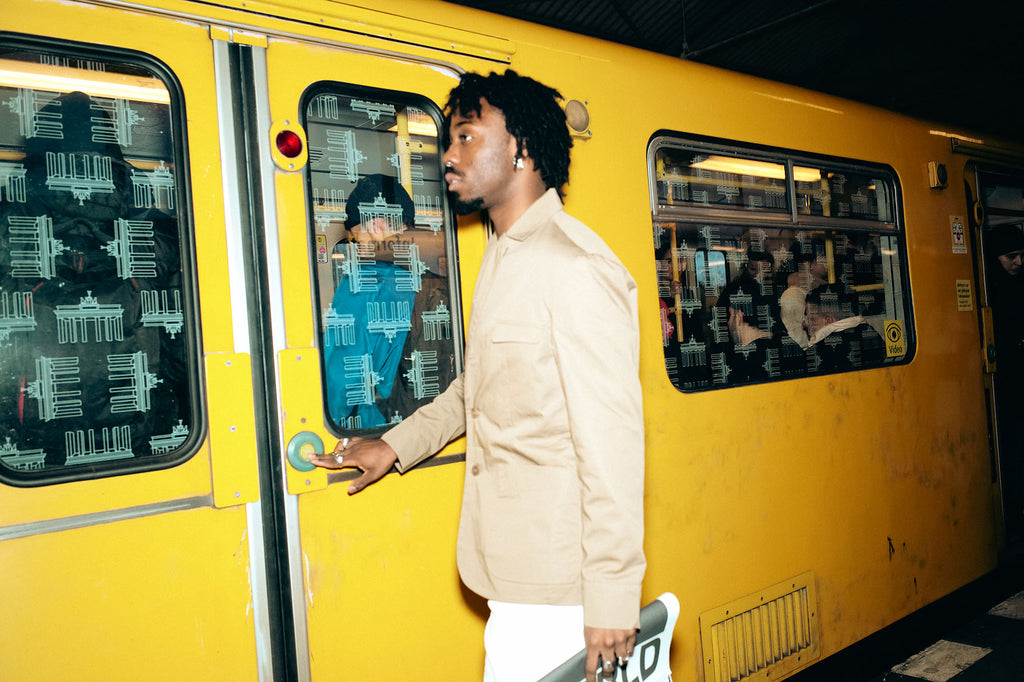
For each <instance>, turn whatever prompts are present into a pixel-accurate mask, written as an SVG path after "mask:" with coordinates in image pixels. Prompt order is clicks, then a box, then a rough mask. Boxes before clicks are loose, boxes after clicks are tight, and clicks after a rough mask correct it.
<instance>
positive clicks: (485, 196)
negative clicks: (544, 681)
mask: <svg viewBox="0 0 1024 682" xmlns="http://www.w3.org/2000/svg"><path fill="white" fill-rule="evenodd" d="M559 98H560V95H559V94H558V92H557V91H555V90H553V89H551V88H548V87H546V86H544V85H542V84H540V83H538V82H536V81H534V80H532V79H529V78H525V77H521V76H519V75H518V74H516V73H515V72H513V71H506V72H505V74H503V75H499V74H495V73H492V74H490V75H489V76H487V77H484V76H481V75H478V74H466V75H465V76H463V78H462V80H461V82H460V84H459V85H458V86H457V87H456V88H455V89H454V90H452V92H451V95H450V97H449V100H448V105H447V107H446V109H447V117H448V130H449V133H450V143H449V147H448V150H447V151H446V152H445V155H444V160H445V166H446V168H447V172H446V173H445V180H446V181H447V182H448V187H449V191H450V192H451V194H452V195H453V198H454V200H455V203H456V206H457V209H458V210H459V211H460V212H461V213H469V212H472V211H476V210H485V211H487V215H488V218H489V221H490V224H491V227H492V229H493V233H492V234H491V236H490V237H489V240H488V245H487V249H486V251H485V253H484V257H483V262H482V264H481V268H480V275H479V278H478V280H477V284H476V289H475V291H474V295H473V307H472V316H471V319H470V322H469V330H468V333H467V343H466V363H465V365H466V367H465V371H464V373H463V374H462V375H461V376H459V377H458V378H457V379H456V380H455V381H454V382H453V383H452V385H451V386H450V387H449V388H448V390H447V391H445V392H444V393H443V394H441V395H440V396H439V397H438V398H436V399H435V400H434V401H433V402H432V403H431V404H429V405H427V406H425V407H422V408H420V409H419V410H417V411H416V412H415V413H414V414H413V415H411V416H410V417H409V418H408V419H406V420H405V421H403V422H402V423H400V424H399V425H398V426H396V427H394V428H393V429H391V430H390V431H388V432H387V433H386V434H385V435H384V436H383V438H382V439H381V440H364V439H358V438H356V439H352V440H351V441H342V442H341V443H339V445H338V447H336V448H335V452H334V454H330V455H321V456H318V457H316V458H314V460H313V461H314V463H316V464H317V465H319V466H324V467H328V468H337V467H355V468H359V469H361V470H362V471H363V472H364V473H363V475H362V476H360V477H359V478H358V479H356V480H355V481H354V482H353V483H352V485H351V487H350V488H349V492H350V493H355V492H358V491H360V490H362V489H363V488H364V487H365V486H367V485H369V484H370V483H372V482H373V481H375V480H377V479H379V478H380V477H381V476H383V475H384V474H385V473H386V472H387V471H388V469H389V468H390V467H391V465H392V464H395V465H396V466H397V467H398V469H399V470H400V471H403V472H404V471H407V470H408V469H409V468H410V467H412V466H414V465H415V464H417V463H418V462H420V461H422V460H423V459H426V458H427V457H429V456H430V455H432V454H433V453H435V452H436V451H437V450H439V449H440V448H441V447H442V446H444V444H445V443H447V442H448V441H450V440H452V439H453V438H456V437H457V436H459V435H461V434H463V433H465V435H466V483H465V490H464V495H463V503H462V516H461V520H460V525H459V540H458V565H459V572H460V575H461V577H462V580H463V582H464V583H465V584H466V585H467V586H468V587H469V588H470V589H472V590H473V591H474V592H476V593H478V594H480V595H482V596H484V597H486V598H487V599H488V600H489V602H488V604H489V606H490V607H491V616H490V618H489V619H488V623H487V628H486V631H485V634H484V647H485V649H486V652H487V659H486V662H485V673H484V679H485V680H487V681H491V680H493V681H494V682H505V681H506V680H536V679H538V678H539V677H542V676H543V675H544V674H546V673H547V672H548V671H550V670H551V669H552V668H554V667H556V666H557V665H559V664H560V663H562V662H563V661H564V660H565V659H566V658H568V657H570V656H571V655H573V654H574V653H575V652H576V651H578V650H579V649H581V648H583V647H584V646H585V647H586V649H587V658H586V673H587V679H588V680H594V681H595V682H596V680H597V678H598V673H599V672H600V674H601V675H603V676H604V677H605V678H611V676H612V675H613V674H614V673H615V671H616V666H618V665H622V664H623V662H624V661H625V660H626V659H627V658H628V657H629V656H630V655H631V654H632V653H633V646H634V644H635V640H636V628H637V626H638V625H639V608H640V583H641V580H642V578H643V573H644V570H645V566H646V564H645V560H644V555H643V548H642V543H643V468H644V461H643V453H644V450H643V447H644V445H643V444H644V434H643V415H642V406H641V394H640V384H639V379H638V348H639V339H638V329H637V300H636V285H635V283H634V282H633V279H632V278H631V277H630V275H629V273H628V272H627V271H626V269H625V268H624V267H623V266H622V264H621V263H620V262H619V261H618V259H617V258H616V257H615V255H614V254H613V253H612V252H611V251H610V250H609V249H608V247H607V246H606V245H605V244H604V243H603V242H602V241H601V240H600V238H599V237H597V235H595V234H594V233H593V232H592V231H591V230H590V229H588V228H587V227H586V226H585V225H583V224H582V223H580V222H579V221H578V220H575V219H574V218H571V217H570V216H568V215H567V214H566V213H565V212H564V210H563V209H562V202H561V199H560V194H559V190H560V189H561V187H562V185H564V184H565V183H566V182H567V180H568V167H569V149H570V147H571V146H572V140H571V138H570V136H569V133H568V130H567V128H566V124H565V115H564V113H563V112H562V110H561V108H560V107H559V106H558V103H557V99H559ZM336 457H337V461H336Z"/></svg>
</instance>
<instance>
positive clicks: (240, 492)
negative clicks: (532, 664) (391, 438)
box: [0, 0, 501, 680]
mask: <svg viewBox="0 0 1024 682" xmlns="http://www.w3.org/2000/svg"><path fill="white" fill-rule="evenodd" d="M175 7H177V5H175ZM337 11H338V12H341V11H342V9H340V8H339V9H337ZM344 11H350V10H344ZM352 11H355V10H352ZM0 14H2V16H3V20H4V21H3V25H4V28H5V30H6V31H8V33H4V34H3V35H2V36H0V51H2V54H0V60H2V62H0V67H2V68H0V74H2V75H0V98H2V100H3V101H4V102H5V103H6V104H7V105H8V106H7V107H0V116H3V117H4V122H3V125H2V126H0V128H2V129H3V130H4V131H5V134H7V135H8V137H9V138H10V139H6V138H5V139H4V140H3V141H2V142H0V209H2V210H3V213H4V215H2V216H0V220H2V226H3V237H4V239H3V244H0V247H2V248H0V251H2V254H3V262H2V265H3V268H2V271H0V274H2V275H3V277H4V278H5V280H4V282H3V289H2V291H0V345H2V349H0V352H2V355H0V359H2V360H3V363H4V366H3V367H2V368H0V369H2V370H3V372H4V374H3V376H2V377H0V379H2V380H3V389H4V391H5V393H4V395H3V400H4V401H5V405H4V408H5V410H4V417H5V419H6V421H5V422H4V424H3V427H4V430H5V433H4V434H2V435H3V436H4V437H5V443H4V445H3V450H2V452H0V465H2V467H3V468H2V470H0V473H2V483H0V584H2V585H3V588H2V589H3V598H2V603H3V620H4V623H5V636H4V638H2V639H0V642H2V643H0V671H2V672H3V677H4V679H78V680H90V679H95V680H106V679H110V678H111V677H115V678H116V677H133V678H139V679H143V678H144V679H168V680H172V679H173V680H179V679H265V680H269V679H300V680H301V679H377V678H380V677H381V675H380V671H381V670H387V671H388V675H389V676H396V677H410V678H412V677H415V676H416V675H417V674H420V673H422V672H423V669H424V666H429V665H431V662H432V661H435V660H443V661H445V662H446V664H448V665H450V666H451V669H449V670H446V671H445V672H444V673H443V674H444V676H446V677H450V678H453V679H462V678H465V677H471V676H475V675H477V674H479V672H478V671H479V669H480V667H481V663H482V660H481V659H482V651H481V649H480V641H481V634H482V627H483V620H482V618H481V617H480V616H481V614H482V612H483V610H484V605H483V604H482V603H481V601H480V600H479V599H477V598H476V597H474V596H473V595H470V594H468V593H465V592H464V590H463V588H462V587H461V584H460V582H459V579H458V576H457V572H456V570H455V565H454V544H455V529H456V526H457V515H458V506H459V501H460V494H461V478H462V473H463V472H462V467H461V466H460V465H458V464H454V465H453V463H457V462H459V461H461V459H462V457H461V455H460V454H459V453H460V452H461V446H460V444H459V443H454V444H452V445H451V446H449V448H447V449H446V450H445V451H444V452H442V453H441V456H439V457H437V458H435V459H434V460H433V462H432V466H428V467H425V468H423V470H421V471H414V472H410V473H409V474H407V475H405V476H403V477H401V480H397V479H398V478H399V477H398V476H388V477H386V478H385V479H384V480H382V481H381V482H379V483H378V484H376V485H375V486H374V488H373V489H372V490H371V491H367V492H364V493H362V494H360V495H359V496H358V497H354V498H349V497H348V496H347V494H346V487H347V481H348V480H350V479H351V478H352V477H353V476H352V475H351V474H349V473H338V474H331V475H330V476H328V475H327V473H326V472H325V471H323V470H319V469H311V468H310V467H309V465H308V462H307V461H306V458H307V457H308V454H309V453H310V452H311V451H313V450H319V449H320V448H321V447H325V448H330V447H331V446H332V445H333V443H334V442H335V440H336V439H338V438H341V437H346V436H349V437H350V436H353V435H359V434H373V433H377V432H379V431H380V430H381V429H382V428H384V427H385V426H386V424H387V423H389V422H390V421H393V420H394V419H399V418H401V416H402V415H404V414H406V413H407V411H408V410H411V409H412V408H413V407H414V406H415V404H417V403H418V402H422V401H425V400H428V399H429V398H430V397H431V396H432V395H435V394H436V393H437V392H439V391H441V390H443V389H444V388H445V386H446V382H447V381H448V380H450V377H451V375H452V374H453V373H454V372H456V371H458V369H459V365H460V363H461V359H460V357H459V349H460V348H461V337H460V333H461V329H462V321H463V307H462V306H461V305H460V301H461V300H462V299H463V298H465V296H464V293H465V292H463V291H462V284H461V283H460V282H472V281H473V280H474V279H475V272H474V271H473V267H472V265H471V266H470V267H465V265H463V266H461V267H460V258H461V259H462V260H461V262H462V263H464V264H465V263H469V264H473V263H477V262H479V256H480V254H481V252H482V250H483V246H484V234H483V229H482V227H481V226H480V225H479V224H465V225H462V226H460V227H459V228H458V233H459V234H458V249H456V226H455V224H454V222H453V220H452V218H451V216H450V212H449V211H448V210H447V208H446V206H445V204H444V199H443V192H441V191H440V158H439V147H438V145H439V122H440V121H439V114H438V107H437V102H443V100H444V97H445V95H446V93H447V91H448V90H449V89H450V87H451V86H452V84H453V83H454V82H455V81H456V79H457V75H458V73H457V72H458V69H457V68H456V67H454V66H452V65H451V63H450V61H451V60H452V59H453V55H454V54H456V53H457V52H458V51H462V52H463V53H465V54H469V55H476V56H478V57H479V56H482V57H484V58H493V57H492V56H493V54H494V53H495V50H492V48H493V46H492V45H489V44H488V45H481V42H480V41H481V40H482V39H481V38H480V37H479V36H469V35H468V34H467V35H466V36H461V35H460V34H458V32H454V33H453V32H452V31H448V30H446V31H445V32H444V35H441V34H440V32H439V31H438V30H437V29H431V28H429V27H427V28H426V29H425V30H424V29H423V27H419V26H414V25H413V24H412V23H411V22H405V23H403V22H402V21H400V20H398V19H396V18H394V17H385V19H386V21H385V23H383V24H381V25H380V26H375V25H372V22H367V21H365V19H366V17H363V16H361V17H360V18H361V21H359V22H358V24H359V26H358V28H359V30H358V31H354V32H344V31H341V30H339V27H341V26H346V25H347V24H346V22H347V20H346V19H345V18H344V17H340V16H339V17H334V18H331V17H327V18H323V17H322V18H321V19H320V22H319V23H320V25H319V26H317V25H316V22H314V23H309V22H304V23H303V24H302V28H301V29H297V28H296V26H297V25H292V24H286V23H285V22H284V21H283V20H278V19H274V18H272V17H268V16H266V15H259V16H256V15H242V14H241V13H240V12H233V11H227V10H225V11H218V18H219V19H220V22H219V23H218V22H213V21H208V20H204V19H202V18H201V17H197V16H196V15H195V14H194V13H192V14H189V15H188V16H187V17H182V16H178V15H177V14H175V13H174V12H172V11H171V10H165V11H162V12H150V11H148V10H144V9H143V8H141V7H136V8H134V9H132V10H131V11H118V10H114V9H112V8H111V6H109V5H96V6H93V5H88V4H85V3H64V2H52V3H49V2H42V3H40V2H33V3H28V2H20V0H19V1H16V2H13V3H11V2H9V3H5V5H4V8H3V10H2V11H0ZM363 14H367V15H372V14H374V13H372V12H363ZM222 15H223V16H222ZM239 20H240V21H239ZM261 22H262V25H261ZM349 23H351V22H349ZM239 25H244V26H245V29H244V30H243V29H239V28H237V27H238V26H239ZM264 28H270V29H271V30H260V29H264ZM303 32H304V33H306V34H308V35H309V36H311V37H310V39H308V40H307V39H299V38H296V37H295V36H297V35H299V33H303ZM433 33H437V36H436V37H431V35H432V34H433ZM339 35H342V36H346V37H347V38H346V41H348V40H349V39H351V41H352V42H354V43H358V44H357V45H350V46H347V47H345V46H342V45H340V44H339V43H338V42H337V41H338V36H339ZM460 38H470V39H471V40H467V42H466V43H465V44H463V43H460V42H459V39H460ZM396 41H397V42H396ZM492 42H495V43H498V42H500V41H492ZM434 43H436V45H433V47H432V46H431V45H432V44H434ZM395 45H401V46H402V48H401V49H402V50H403V54H401V55H396V54H394V53H393V52H391V48H392V47H394V46H395ZM419 46H423V47H419ZM437 47H440V48H442V49H443V50H444V52H442V51H440V50H435V49H434V48H437ZM498 48H499V49H498V50H497V52H500V51H501V50H500V48H501V46H500V45H499V46H498ZM437 54H443V55H444V60H439V59H438V58H437V57H436V56H433V55H437ZM466 61H467V62H471V61H473V59H471V58H468V57H467V58H466ZM488 64H489V62H484V67H486V66H487V65H488ZM26 74H27V75H26ZM111 82H113V83H114V85H116V86H118V87H114V88H113V89H111ZM8 112H10V113H8ZM12 131H13V132H12ZM65 133H67V135H65ZM80 136H84V137H82V139H84V140H87V141H86V142H85V143H84V145H85V146H83V147H81V148H79V147H75V146H74V145H73V144H72V142H73V141H74V140H75V139H76V138H78V137H80ZM32 140H35V141H34V142H33V141H32ZM33 152H38V153H39V154H41V156H40V158H39V159H32V160H31V162H30V157H31V156H32V153H33ZM40 159H41V160H40ZM369 176H374V177H383V176H386V177H387V178H390V179H391V180H392V182H391V183H390V186H392V187H394V186H395V185H398V186H400V187H402V188H403V191H404V192H405V193H406V194H407V195H408V199H409V202H410V203H411V205H412V211H411V213H412V216H413V217H412V218H411V220H410V221H409V222H407V223H406V222H403V221H404V220H405V219H404V218H403V217H402V216H403V214H404V213H405V212H406V206H405V205H404V201H403V200H393V199H391V198H390V196H385V192H384V191H381V192H378V193H377V195H376V196H375V195H373V194H370V195H367V196H364V197H362V200H361V201H359V202H357V203H356V205H355V210H354V211H352V210H350V209H349V208H348V206H347V200H348V199H349V198H350V197H351V196H352V195H353V194H355V193H356V192H357V189H358V187H359V181H360V180H362V179H364V178H366V177H369ZM112 199H116V201H112ZM54 204H59V205H58V206H54ZM38 206H42V208H38ZM350 214H351V215H350ZM356 216H359V221H360V224H361V225H362V226H363V227H364V228H365V227H366V225H373V226H378V229H379V230H381V231H382V232H384V233H386V235H387V236H388V237H390V239H388V240H384V241H386V244H376V245H374V244H370V245H368V244H367V242H365V241H363V240H360V239H357V238H356V237H355V236H354V234H353V233H354V232H356V231H357V230H355V229H353V228H355V227H356V225H355V224H350V223H349V222H348V221H349V220H350V219H353V218H355V217H356ZM379 226H383V227H379ZM364 231H365V230H364ZM78 232H82V233H83V235H81V236H84V237H88V239H79V240H76V239H72V238H71V235H73V234H74V235H75V236H80V235H78ZM382 249H383V251H382ZM382 253H386V255H387V257H386V258H384V257H382V258H378V257H377V254H382ZM95 263H100V264H102V267H104V268H106V269H107V270H109V272H107V270H104V272H103V274H102V275H98V274H97V279H98V280H100V281H102V282H113V283H115V284H117V290H116V292H108V291H106V290H105V289H103V288H102V287H100V286H98V285H97V286H96V287H94V288H93V289H90V288H88V286H87V285H88V284H90V278H91V277H92V274H96V272H98V271H96V272H93V271H91V270H90V269H89V268H90V267H92V265H91V264H95ZM460 270H461V272H460ZM460 275H461V280H460ZM385 283H387V287H385ZM72 285H73V286H72ZM346 287H347V289H346ZM388 287H389V288H388ZM386 288H387V290H388V291H391V292H393V293H395V297H393V298H389V299H387V300H383V299H378V300H369V301H364V302H363V303H364V305H361V306H359V312H357V311H355V310H353V309H345V307H344V306H345V302H344V301H341V302H338V304H337V305H336V304H335V303H336V299H338V295H339V294H338V292H339V291H341V292H343V293H345V298H347V299H351V297H352V295H354V294H356V293H360V292H362V293H367V292H373V291H381V290H384V289H386ZM80 290H81V291H80ZM357 290H358V291H357ZM424 292H426V293H427V294H429V296H426V295H424ZM44 294H53V295H52V296H51V297H50V298H47V297H46V296H44ZM348 302H349V303H351V300H349V301H348ZM368 337H370V338H369V340H368ZM382 340H383V341H382ZM414 342H415V343H414ZM421 342H422V343H421ZM360 344H369V345H375V347H377V348H378V349H379V348H380V347H383V348H384V350H382V351H380V352H379V353H378V352H377V351H376V350H370V351H365V352H355V351H356V349H357V348H358V349H362V348H363V346H361V345H360ZM350 351H351V352H350ZM378 355H383V356H385V357H386V358H387V360H384V361H380V362H381V363H382V364H379V365H378V364H376V363H378V361H379V358H378ZM324 377H331V378H332V379H333V378H335V377H336V378H337V379H338V381H339V382H342V383H340V384H333V388H332V382H331V381H325V379H324ZM339 385H340V386H341V387H342V388H341V390H340V391H339V390H338V389H337V387H338V386H339ZM332 406H334V407H333V408H332ZM404 632H415V633H416V635H415V636H412V637H408V638H406V637H403V633H404ZM424 633H430V635H429V636H424ZM57 645H59V646H57ZM477 652H480V653H477Z"/></svg>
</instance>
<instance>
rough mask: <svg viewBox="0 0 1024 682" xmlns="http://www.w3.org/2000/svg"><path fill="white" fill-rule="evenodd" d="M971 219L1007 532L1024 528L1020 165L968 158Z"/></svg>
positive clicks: (1012, 535)
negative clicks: (998, 164)
mask: <svg viewBox="0 0 1024 682" xmlns="http://www.w3.org/2000/svg"><path fill="white" fill-rule="evenodd" d="M969 170H970V173H969V177H970V178H973V182H972V183H971V184H972V185H973V186H972V187H971V188H970V191H971V193H972V194H971V196H972V200H973V202H974V204H973V206H971V217H972V225H973V228H974V231H975V236H976V239H977V241H976V243H980V245H981V248H980V254H979V257H978V265H977V269H978V271H979V280H980V281H981V283H982V284H983V286H982V287H980V289H981V290H982V291H983V292H984V295H983V299H982V300H983V301H984V305H983V307H982V326H983V338H984V339H985V344H986V349H985V351H986V352H985V360H986V363H985V368H986V385H987V388H988V396H989V404H990V409H989V414H990V419H991V422H992V428H991V432H992V434H993V443H992V444H993V454H994V459H995V462H996V466H995V467H994V469H995V470H996V471H997V472H998V474H997V475H998V478H999V490H1000V497H1001V506H1002V511H1003V520H1004V524H1005V532H1006V535H1007V538H1008V539H1009V541H1011V542H1014V541H1016V542H1020V540H1021V538H1022V536H1024V429H1022V427H1021V421H1020V414H1021V409H1022V408H1024V395H1022V393H1021V390H1020V386H1021V379H1022V378H1024V322H1021V319H1022V315H1021V312H1022V311H1024V268H1022V267H1021V265H1022V263H1021V261H1022V258H1024V172H1022V171H1021V170H1020V169H1019V168H1018V169H1016V170H1014V169H1012V168H999V167H994V166H987V167H986V166H977V167H975V166H973V165H972V166H971V168H970V169H969Z"/></svg>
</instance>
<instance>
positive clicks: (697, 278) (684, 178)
mask: <svg viewBox="0 0 1024 682" xmlns="http://www.w3.org/2000/svg"><path fill="white" fill-rule="evenodd" d="M658 145H663V146H658ZM730 152H731V155H730V156H725V155H719V154H716V153H715V150H710V151H709V149H708V148H707V147H706V146H704V145H702V146H701V148H700V149H699V150H697V149H694V150H690V149H687V148H686V147H685V146H684V145H682V144H681V143H678V142H676V141H666V140H664V139H662V140H658V141H656V142H655V148H654V149H653V154H652V161H653V164H652V170H653V173H652V179H653V181H654V183H655V184H656V191H655V192H654V193H653V195H652V196H655V197H657V202H658V203H657V205H656V206H655V207H654V212H655V218H654V223H653V227H654V246H655V258H656V265H657V274H658V296H659V299H660V308H661V315H662V340H663V345H664V352H665V363H666V369H667V371H668V374H669V376H670V378H671V379H672V382H673V383H674V384H675V385H676V386H677V387H678V388H680V389H683V390H700V389H709V388H717V387H726V386H736V385H742V384H750V383H757V382H763V381H773V380H778V379H785V378H795V377H801V376H807V375H814V374H822V373H830V372H839V371H848V370H855V369H862V368H869V367H877V366H881V365H884V364H887V363H893V362H898V361H902V360H904V359H905V358H906V357H908V354H907V346H906V343H905V338H907V335H908V334H909V333H910V330H909V328H908V327H909V318H908V309H909V301H908V295H909V292H908V291H906V290H905V288H904V287H903V281H904V275H903V268H904V265H903V261H904V259H903V258H902V255H901V254H902V250H901V246H900V244H901V241H900V239H899V234H898V232H897V230H896V226H895V223H894V222H893V214H894V211H893V198H894V197H895V184H894V183H893V182H892V180H890V179H889V177H888V176H887V174H886V173H883V172H880V171H878V170H871V169H868V170H866V169H863V168H859V167H856V166H850V167H846V166H840V165H838V164H829V165H828V166H825V165H818V164H816V163H815V162H813V160H807V159H800V160H799V161H797V160H795V159H788V158H781V157H780V158H777V159H775V160H774V161H771V160H764V159H757V160H754V159H752V158H742V157H741V156H740V155H737V154H736V153H735V150H730ZM708 161H711V162H713V163H711V164H708V163H707V162H708ZM684 166H686V167H684ZM695 168H698V169H701V170H699V171H695V170H694V169H695ZM698 180H699V183H698ZM697 186H699V187H701V188H702V189H701V190H700V191H701V192H705V193H704V194H701V195H699V196H701V197H706V196H710V195H709V194H707V188H711V187H718V188H727V189H728V191H729V192H735V191H736V190H738V191H739V194H734V200H732V203H729V202H725V201H724V200H723V201H718V202H710V201H708V202H705V201H699V202H696V201H694V197H695V196H698V195H697V194H696V192H697V190H696V189H695V188H696V187H697ZM716 191H717V190H716ZM767 193H771V194H772V195H773V197H774V198H773V199H772V200H771V201H768V200H767V199H766V197H765V194H767ZM718 195H719V196H724V194H723V193H722V192H721V191H718ZM775 195H777V196H775ZM723 206H728V207H731V208H735V209H738V210H740V211H742V213H741V214H737V215H735V216H729V214H727V213H724V212H722V211H721V210H720V209H722V208H723ZM783 209H784V210H785V211H786V214H785V215H780V210H783ZM726 217H729V218H731V219H729V220H724V218H726ZM855 221H857V222H855ZM887 340H888V341H889V343H887Z"/></svg>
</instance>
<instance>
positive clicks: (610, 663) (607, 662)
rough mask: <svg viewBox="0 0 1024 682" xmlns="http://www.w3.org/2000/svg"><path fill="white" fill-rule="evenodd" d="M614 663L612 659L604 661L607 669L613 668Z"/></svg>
mask: <svg viewBox="0 0 1024 682" xmlns="http://www.w3.org/2000/svg"><path fill="white" fill-rule="evenodd" d="M612 665H613V664H612V662H611V661H605V662H604V669H605V670H611V668H612Z"/></svg>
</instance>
